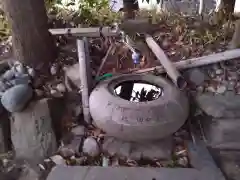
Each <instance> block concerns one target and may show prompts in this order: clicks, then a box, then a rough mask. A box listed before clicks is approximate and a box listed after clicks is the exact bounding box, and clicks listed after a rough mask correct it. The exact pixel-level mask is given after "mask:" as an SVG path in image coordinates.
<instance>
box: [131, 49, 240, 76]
mask: <svg viewBox="0 0 240 180" xmlns="http://www.w3.org/2000/svg"><path fill="white" fill-rule="evenodd" d="M236 58H240V49H234V50H228V51H225V52H221V53H216V54H211V55H208V56H202V57H197V58H192V59H187V60H183V61H179V62H175V63H173V66H174V67H175V68H177V69H188V68H194V67H200V66H205V65H209V64H214V63H219V62H222V61H228V60H231V59H236ZM154 70H157V71H158V72H159V73H164V72H166V71H165V69H164V67H163V66H156V67H152V68H147V69H140V70H137V71H135V73H146V72H149V71H154Z"/></svg>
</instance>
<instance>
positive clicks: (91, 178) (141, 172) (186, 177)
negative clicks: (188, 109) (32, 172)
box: [47, 166, 218, 180]
mask: <svg viewBox="0 0 240 180" xmlns="http://www.w3.org/2000/svg"><path fill="white" fill-rule="evenodd" d="M207 177H208V176H207V174H205V175H204V174H202V173H201V171H198V170H195V169H187V168H186V169H184V168H175V169H170V168H141V167H106V168H104V167H96V166H95V167H94V166H91V167H79V166H75V167H69V166H56V167H55V168H54V169H53V170H52V172H51V173H50V174H49V176H48V178H47V180H111V179H114V180H206V178H207ZM207 180H218V179H213V178H207Z"/></svg>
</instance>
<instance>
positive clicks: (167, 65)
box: [145, 35, 187, 89]
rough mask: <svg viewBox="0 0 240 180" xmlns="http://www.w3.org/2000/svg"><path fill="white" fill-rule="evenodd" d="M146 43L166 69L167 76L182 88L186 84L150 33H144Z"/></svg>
mask: <svg viewBox="0 0 240 180" xmlns="http://www.w3.org/2000/svg"><path fill="white" fill-rule="evenodd" d="M145 40H146V43H147V45H148V46H149V48H150V49H151V50H152V52H153V53H154V54H155V56H156V57H157V59H158V60H159V61H160V63H161V64H162V66H163V67H164V69H165V70H166V72H167V74H168V75H169V77H170V78H171V79H172V81H173V82H174V84H175V85H176V86H177V87H178V88H179V89H184V88H185V87H186V85H187V83H186V81H185V80H184V78H183V77H182V76H181V75H180V73H179V72H178V71H177V69H176V67H175V66H174V65H173V63H171V61H170V60H169V58H168V57H167V56H166V54H165V53H164V51H163V50H162V49H161V48H160V47H159V46H158V44H157V43H156V42H155V41H154V39H153V37H152V36H150V35H146V37H145Z"/></svg>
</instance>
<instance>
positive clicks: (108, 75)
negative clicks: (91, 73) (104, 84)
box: [96, 73, 113, 82]
mask: <svg viewBox="0 0 240 180" xmlns="http://www.w3.org/2000/svg"><path fill="white" fill-rule="evenodd" d="M110 77H113V74H112V73H106V74H104V75H102V76H98V77H96V81H97V82H99V81H103V80H106V79H108V78H110Z"/></svg>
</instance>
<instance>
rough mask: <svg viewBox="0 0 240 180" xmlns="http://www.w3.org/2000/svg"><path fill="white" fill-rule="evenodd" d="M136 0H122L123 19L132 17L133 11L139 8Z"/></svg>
mask: <svg viewBox="0 0 240 180" xmlns="http://www.w3.org/2000/svg"><path fill="white" fill-rule="evenodd" d="M135 1H136V0H123V10H124V17H125V19H133V18H134V17H135V11H136V10H138V9H139V7H138V3H137V2H135Z"/></svg>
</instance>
